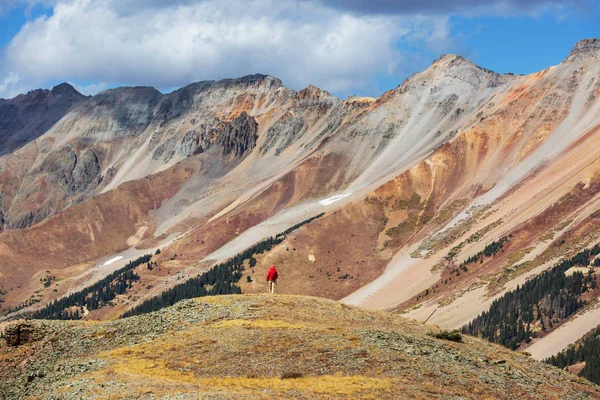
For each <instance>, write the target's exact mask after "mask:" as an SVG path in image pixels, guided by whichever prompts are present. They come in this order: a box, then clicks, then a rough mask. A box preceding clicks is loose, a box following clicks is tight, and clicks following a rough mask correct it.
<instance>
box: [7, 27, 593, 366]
mask: <svg viewBox="0 0 600 400" xmlns="http://www.w3.org/2000/svg"><path fill="white" fill-rule="evenodd" d="M598 148H600V40H598V39H586V40H582V41H580V42H578V43H577V44H576V45H575V47H574V48H573V50H572V51H571V53H570V54H569V55H568V57H567V58H566V59H565V60H564V61H563V62H561V63H560V64H559V65H556V66H552V67H549V68H547V69H545V70H543V71H540V72H537V73H534V74H530V75H515V74H499V73H496V72H493V71H490V70H487V69H485V68H481V67H479V66H477V65H475V64H473V63H472V62H470V61H468V60H466V59H464V58H462V57H460V56H457V55H443V56H441V57H440V58H439V59H437V60H436V61H434V62H433V63H432V65H431V66H430V67H429V68H428V69H426V70H425V71H423V72H420V73H417V74H414V75H412V76H411V77H409V78H407V79H406V80H405V81H404V82H403V83H402V84H401V85H399V86H398V87H396V88H394V89H392V90H389V91H387V92H385V93H384V94H383V95H382V96H380V97H378V98H369V97H349V98H347V99H345V100H344V99H339V98H337V97H335V96H333V95H331V94H330V93H328V92H327V91H325V90H322V89H319V88H316V87H314V86H309V87H307V88H305V89H303V90H300V91H294V90H291V89H289V88H286V87H285V86H283V84H282V82H281V81H280V80H279V79H277V78H274V77H271V76H267V75H261V74H256V75H249V76H245V77H242V78H238V79H226V80H221V81H205V82H198V83H194V84H191V85H189V86H186V87H184V88H181V89H178V90H176V91H174V92H172V93H169V94H163V93H161V92H159V91H158V90H156V89H154V88H150V87H121V88H116V89H110V90H106V91H104V92H101V93H99V94H97V95H95V96H84V95H82V94H80V93H79V92H78V91H77V90H75V89H74V88H73V87H72V86H70V85H69V84H66V83H64V84H61V85H58V86H56V87H54V88H53V89H52V90H35V91H32V92H29V93H27V94H23V95H20V96H17V97H16V98H13V99H8V100H4V99H2V100H0V306H2V308H0V313H2V315H3V317H2V318H3V319H5V320H10V319H15V318H19V317H22V316H27V315H35V313H36V312H37V311H39V310H43V308H44V307H46V306H48V305H49V304H52V302H53V301H56V300H58V299H61V298H65V296H67V295H69V294H73V293H77V292H79V291H82V290H86V288H89V287H90V286H91V285H94V284H98V282H103V280H106V279H107V277H109V276H111V277H112V275H111V274H114V273H115V272H117V271H120V270H121V269H123V268H126V267H127V265H128V263H131V262H133V261H135V260H138V259H140V257H142V256H144V255H145V254H151V255H152V261H151V262H146V261H144V262H143V263H141V262H140V263H138V264H136V265H135V270H134V271H135V279H133V278H131V277H132V275H130V276H129V278H127V279H125V278H123V279H124V280H123V282H126V283H125V284H124V286H123V288H122V289H119V290H118V291H117V294H116V295H114V296H109V297H111V298H110V299H108V300H107V301H106V302H104V303H102V304H100V306H97V307H95V308H92V307H88V306H86V305H84V304H78V303H77V304H75V303H74V306H73V304H70V305H69V306H70V307H71V306H73V307H72V308H71V309H70V310H71V312H73V311H74V310H75V309H77V318H83V319H104V320H110V319H115V318H118V317H120V316H122V315H123V314H124V313H126V312H128V311H130V310H132V309H135V308H136V307H140V306H141V305H143V304H144V303H145V302H148V301H151V300H152V299H153V298H156V297H157V296H161V294H163V293H165V292H166V291H168V290H169V289H173V288H174V287H176V286H177V285H180V284H182V283H183V282H185V281H186V280H188V279H190V278H194V277H198V276H202V274H205V273H206V272H207V271H209V270H210V268H212V267H213V266H215V265H217V264H219V263H225V262H227V260H231V259H232V258H233V257H235V256H236V255H238V254H240V253H243V252H244V251H246V250H247V249H248V248H249V247H251V246H253V245H256V244H257V243H260V242H261V241H265V240H266V239H268V238H270V237H271V238H279V239H281V240H278V241H277V243H270V244H269V245H268V246H266V245H265V246H266V247H265V248H261V251H260V252H258V251H257V252H255V253H254V254H253V255H252V256H250V258H247V259H246V261H244V265H243V267H241V268H240V269H239V276H236V280H235V282H234V284H235V286H236V287H238V288H239V290H240V291H241V292H242V293H246V294H254V293H262V292H264V291H265V290H266V286H265V283H264V275H265V274H266V271H267V269H268V267H269V266H270V265H272V264H275V265H276V266H277V267H278V270H279V273H280V277H281V278H280V280H279V282H278V291H279V292H280V293H282V294H286V295H309V296H318V297H324V298H328V299H332V300H340V301H341V302H343V303H345V304H349V305H356V306H361V307H364V308H371V309H379V310H386V311H393V312H396V313H403V314H404V315H405V316H407V317H409V318H414V319H417V320H420V321H425V320H427V321H428V322H429V323H432V324H436V325H439V326H440V327H442V328H444V329H459V328H461V327H463V328H464V329H467V328H465V327H466V326H467V324H468V323H469V322H471V321H473V320H474V319H475V318H476V317H478V316H479V315H480V314H482V313H486V312H489V313H490V315H492V314H493V310H494V309H493V308H491V307H493V306H494V304H496V306H495V307H498V305H497V304H499V302H500V303H501V300H502V299H503V298H506V297H505V296H506V295H507V293H509V294H510V293H513V292H514V291H515V290H520V288H521V287H525V286H524V285H525V284H526V283H527V282H529V281H532V279H534V278H535V277H539V276H541V277H546V276H547V275H541V274H543V273H544V271H550V270H551V269H552V268H553V267H554V266H555V265H556V264H557V263H559V262H560V261H561V260H566V259H569V258H570V257H574V256H575V255H577V254H580V253H581V252H582V251H584V250H585V249H591V248H592V246H594V245H595V244H597V243H598V242H599V241H600V228H599V226H600V224H599V222H600V212H599V210H600V153H598V151H597V149H598ZM322 213H324V214H323V215H322V216H320V215H321V214H322ZM315 216H320V217H319V218H316V219H312V217H315ZM309 219H310V221H309V222H307V223H305V224H302V223H303V222H305V221H307V220H309ZM296 224H302V226H299V227H298V228H297V229H294V230H293V231H292V232H288V233H286V235H285V236H277V235H278V234H280V233H282V232H284V231H286V230H287V229H288V228H290V227H293V226H294V225H296ZM586 254H587V253H586ZM594 257H595V254H592V255H590V254H587V258H586V260H585V262H582V261H577V260H579V259H576V260H575V261H573V263H572V264H569V265H568V267H569V269H568V270H567V271H566V275H564V274H563V273H562V272H561V273H560V279H562V277H564V276H571V275H573V274H575V275H573V276H575V278H578V276H579V275H577V274H582V276H583V275H585V276H588V275H589V278H586V279H587V281H585V282H584V283H581V285H583V286H581V287H583V289H581V288H580V289H578V290H577V291H576V292H573V293H571V292H569V293H568V296H571V297H568V298H567V297H565V299H566V300H565V299H563V298H562V297H560V296H559V295H558V294H553V292H552V293H550V292H548V293H549V294H548V295H547V296H546V295H545V294H543V295H540V296H539V299H538V300H536V302H535V303H532V304H533V305H531V307H532V309H533V310H534V311H533V312H532V315H531V317H529V316H528V313H522V315H518V316H517V317H516V320H515V321H516V322H515V324H517V325H515V326H518V324H521V326H523V330H524V331H525V330H526V331H527V334H526V335H525V336H523V337H521V336H519V335H518V333H517V332H515V333H514V335H513V336H514V337H517V336H519V338H520V339H521V340H516V339H515V340H516V341H513V342H512V347H515V348H518V349H519V350H521V351H528V352H530V353H531V354H532V355H533V357H534V358H537V359H543V358H546V357H549V356H552V355H554V354H556V353H558V352H560V351H561V350H563V349H565V348H566V347H567V346H568V345H569V344H571V343H575V342H576V341H577V340H578V339H580V338H581V337H582V336H583V335H584V334H585V333H586V332H587V331H589V330H591V329H592V328H595V327H596V326H598V325H600V308H596V303H597V297H598V296H600V290H598V289H597V288H596V283H595V282H596V274H595V273H594V268H595V267H594V264H593V262H594ZM129 265H131V264H129ZM565 265H566V264H565ZM548 276H549V275H548ZM540 279H541V278H540ZM544 279H546V278H544ZM548 279H550V278H548ZM582 279H583V278H582ZM540 281H541V280H540ZM532 282H537V281H532ZM544 282H545V281H544ZM552 282H554V281H552ZM561 282H562V281H561ZM569 282H570V281H569ZM582 282H583V281H582ZM552 284H554V283H552ZM561 284H563V286H560V287H558V289H557V290H558V292H556V293H560V294H561V295H564V296H567V294H565V293H567V291H568V290H567V289H568V287H571V286H569V285H570V283H568V282H567V283H564V282H563V283H561ZM532 285H533V284H531V285H530V286H532ZM540 285H542V284H540ZM564 285H566V286H564ZM209 286H211V285H209ZM548 286H551V285H550V284H548ZM536 287H538V288H539V287H541V286H536ZM528 290H529V289H528ZM540 290H541V289H540ZM101 292H102V291H101ZM104 293H106V290H104ZM515 293H516V292H515ZM544 293H545V292H544ZM553 296H554V297H553ZM557 296H558V297H557ZM536 299H537V298H536ZM563 300H564V302H565V304H566V302H568V301H571V303H569V304H574V305H573V306H567V305H565V304H563V303H561V302H563ZM523 301H524V300H523ZM572 302H575V303H572ZM555 303H556V305H555ZM558 303H560V304H558ZM540 307H541V308H542V309H547V310H548V311H547V312H545V311H543V310H542V311H540ZM565 310H567V311H569V312H567V311H565ZM32 313H33V314H32ZM66 315H67V314H65V316H66ZM70 317H73V314H72V313H71V314H70ZM549 325H552V326H549ZM515 329H516V328H515ZM479 333H481V332H479ZM482 335H483V333H482ZM484 336H485V335H484ZM511 337H512V336H511ZM495 341H497V342H499V343H500V342H501V341H500V339H499V338H496V339H495ZM557 343H559V344H557ZM502 344H504V343H502Z"/></svg>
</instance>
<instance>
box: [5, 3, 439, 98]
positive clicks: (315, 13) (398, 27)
mask: <svg viewBox="0 0 600 400" xmlns="http://www.w3.org/2000/svg"><path fill="white" fill-rule="evenodd" d="M446 19H447V17H440V16H436V17H427V16H423V17H418V18H414V17H410V18H409V17H403V16H384V15H356V14H353V13H350V12H340V11H339V10H335V9H332V8H331V7H329V6H327V5H324V4H322V3H319V2H314V1H311V2H309V1H297V0H248V1H246V0H195V1H194V0H177V1H171V2H164V1H158V0H150V1H141V0H129V1H124V0H60V1H58V3H57V4H56V6H55V8H54V12H53V14H52V16H49V17H41V18H38V19H36V20H34V21H30V22H29V23H27V24H26V25H25V26H24V27H23V28H22V30H21V31H20V32H19V34H18V35H17V36H16V37H15V38H14V39H13V40H12V42H11V43H10V44H9V46H8V48H7V49H6V64H7V66H8V70H9V71H18V72H19V74H20V75H21V76H23V77H25V78H26V79H28V80H31V81H36V82H52V81H57V80H73V81H82V82H110V83H111V84H134V85H154V86H157V87H159V88H172V87H178V86H181V85H184V84H187V83H190V82H192V81H197V80H205V79H220V78H225V77H236V76H241V75H245V74H250V73H255V72H260V73H267V74H271V75H274V76H277V77H279V78H281V79H282V80H283V81H284V83H285V84H286V85H288V86H291V87H293V88H296V89H298V88H301V87H304V86H306V85H308V84H315V85H318V86H320V87H323V88H326V89H328V90H330V91H333V92H335V93H340V94H346V93H348V92H350V91H357V90H358V91H361V90H369V88H370V87H371V85H373V79H374V77H375V76H377V75H378V74H379V75H380V74H399V73H401V72H402V68H405V67H406V64H405V63H403V61H404V58H403V54H402V53H401V51H400V50H399V49H398V47H397V46H396V43H397V42H398V41H399V40H402V39H403V38H408V37H410V36H411V35H415V34H416V33H417V31H418V32H419V37H420V39H418V40H422V41H423V43H424V45H425V46H426V45H427V43H428V38H430V37H433V36H434V35H439V29H438V27H439V26H440V25H442V26H443V25H444V23H445V22H444V21H445V20H446ZM1 94H2V93H0V95H1Z"/></svg>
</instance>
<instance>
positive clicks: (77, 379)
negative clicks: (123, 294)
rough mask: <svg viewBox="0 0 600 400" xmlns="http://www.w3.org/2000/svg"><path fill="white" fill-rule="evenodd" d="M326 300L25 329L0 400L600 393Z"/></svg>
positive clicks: (1, 353) (537, 367)
mask: <svg viewBox="0 0 600 400" xmlns="http://www.w3.org/2000/svg"><path fill="white" fill-rule="evenodd" d="M438 333H440V332H439V329H438V328H436V327H433V326H428V325H423V324H421V323H418V322H415V321H412V320H408V319H405V318H403V317H401V316H398V315H393V314H390V313H384V312H379V311H369V310H364V309H359V308H354V307H349V306H346V305H342V304H340V303H336V302H333V301H329V300H323V299H317V298H311V297H295V296H267V295H240V296H216V297H211V298H202V299H192V300H184V301H181V302H179V303H177V304H176V305H174V306H172V307H168V308H164V309H162V310H160V311H157V312H153V313H149V314H144V315H140V316H135V317H131V318H125V319H121V320H116V321H107V322H83V321H29V322H22V323H20V324H13V325H10V326H9V327H8V328H7V334H6V338H5V339H6V340H7V341H8V342H10V343H11V344H13V345H12V346H8V345H7V344H5V343H2V344H0V397H2V398H11V399H23V398H38V397H39V398H42V397H44V396H46V397H48V398H62V399H81V398H89V399H97V398H125V399H138V398H142V399H144V398H167V397H168V396H170V397H168V398H177V399H187V398H190V399H197V398H199V397H201V398H205V397H206V398H218V399H221V398H223V399H233V398H250V399H261V398H308V399H310V398H359V397H360V398H377V399H396V398H400V397H402V398H435V399H439V398H447V399H451V398H473V399H474V398H477V399H479V398H486V397H489V398H494V399H504V398H569V399H577V398H580V399H584V398H598V396H600V388H599V387H597V386H595V385H594V384H592V383H589V382H587V381H585V380H583V379H581V378H577V377H575V376H573V375H570V374H568V373H567V372H565V371H562V370H560V369H558V368H555V367H552V366H549V365H546V364H543V363H540V362H537V361H534V360H532V359H530V358H528V357H527V356H525V355H522V354H518V353H514V352H512V351H509V350H507V349H505V348H503V347H500V346H498V345H494V344H490V343H488V342H485V341H483V340H480V339H476V338H471V337H465V336H463V337H462V341H460V342H456V341H451V340H446V339H444V337H445V338H454V337H453V335H438V336H439V337H440V338H437V337H435V336H436V334H438Z"/></svg>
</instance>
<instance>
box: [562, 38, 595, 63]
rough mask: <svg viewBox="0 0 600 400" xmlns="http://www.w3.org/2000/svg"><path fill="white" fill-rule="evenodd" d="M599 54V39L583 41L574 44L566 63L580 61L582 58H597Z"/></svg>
mask: <svg viewBox="0 0 600 400" xmlns="http://www.w3.org/2000/svg"><path fill="white" fill-rule="evenodd" d="M599 52H600V39H594V38H591V39H583V40H580V41H579V42H577V43H575V46H574V47H573V50H571V52H570V53H569V57H567V59H566V61H571V60H575V59H580V58H582V57H584V58H585V57H593V56H598V55H599Z"/></svg>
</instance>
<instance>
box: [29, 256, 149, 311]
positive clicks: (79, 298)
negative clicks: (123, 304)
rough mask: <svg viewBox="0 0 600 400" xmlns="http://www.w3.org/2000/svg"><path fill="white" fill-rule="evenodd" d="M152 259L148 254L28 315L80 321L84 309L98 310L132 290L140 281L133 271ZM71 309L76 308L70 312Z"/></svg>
mask: <svg viewBox="0 0 600 400" xmlns="http://www.w3.org/2000/svg"><path fill="white" fill-rule="evenodd" d="M151 258H152V255H151V254H146V255H144V256H141V257H139V258H137V259H135V260H133V261H130V262H129V263H127V265H125V266H124V267H123V268H121V269H119V270H117V271H115V272H113V273H112V274H110V275H108V276H107V277H105V278H104V279H102V280H100V281H98V282H96V283H95V284H93V285H92V286H89V287H87V288H85V289H83V290H81V291H79V292H77V293H73V294H70V295H68V296H66V297H63V298H62V299H59V300H57V301H53V302H51V303H50V304H48V305H47V306H46V307H44V308H42V309H40V310H38V311H35V312H33V313H31V314H30V315H28V316H29V317H30V318H35V319H79V318H80V317H81V312H82V311H83V307H86V308H87V309H88V310H96V309H98V308H100V307H102V306H104V305H106V304H108V303H109V302H110V301H111V300H113V299H114V298H115V297H116V296H117V295H119V294H123V293H125V292H126V291H127V289H129V288H131V285H132V283H133V282H135V281H137V280H139V279H140V277H139V275H137V274H136V273H135V272H134V271H133V270H134V269H135V268H137V267H138V266H140V265H142V264H146V263H148V262H149V261H150V259H151ZM70 308H76V309H75V310H70Z"/></svg>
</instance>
